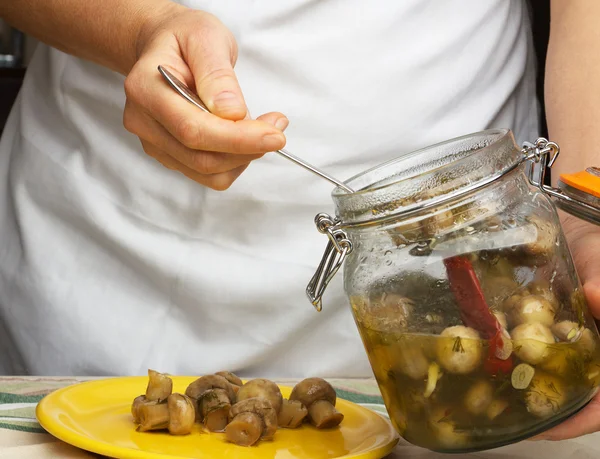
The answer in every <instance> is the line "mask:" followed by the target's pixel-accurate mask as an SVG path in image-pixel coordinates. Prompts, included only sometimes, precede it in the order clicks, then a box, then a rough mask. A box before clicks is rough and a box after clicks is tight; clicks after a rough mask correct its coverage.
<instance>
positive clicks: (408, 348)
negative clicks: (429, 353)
mask: <svg viewBox="0 0 600 459" xmlns="http://www.w3.org/2000/svg"><path fill="white" fill-rule="evenodd" d="M393 370H394V371H396V370H397V371H399V372H400V373H403V374H405V375H406V376H408V377H409V378H411V379H415V380H420V379H424V378H426V377H427V374H428V372H429V361H428V360H427V357H425V354H424V353H423V350H422V349H421V348H420V347H416V346H415V343H410V342H403V343H402V344H401V345H399V346H398V348H397V351H396V364H395V365H394V367H393Z"/></svg>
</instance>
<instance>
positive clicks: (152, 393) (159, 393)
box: [146, 370, 173, 402]
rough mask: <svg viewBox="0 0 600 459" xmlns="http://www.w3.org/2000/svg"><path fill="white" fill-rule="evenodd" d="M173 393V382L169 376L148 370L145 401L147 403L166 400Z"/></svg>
mask: <svg viewBox="0 0 600 459" xmlns="http://www.w3.org/2000/svg"><path fill="white" fill-rule="evenodd" d="M172 391H173V381H172V380H171V378H169V376H167V375H166V374H163V373H159V372H158V371H154V370H148V386H147V387H146V399H147V400H149V401H159V402H160V401H163V400H166V399H167V398H168V397H169V395H171V392H172Z"/></svg>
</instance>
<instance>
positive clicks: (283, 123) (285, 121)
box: [275, 117, 290, 131]
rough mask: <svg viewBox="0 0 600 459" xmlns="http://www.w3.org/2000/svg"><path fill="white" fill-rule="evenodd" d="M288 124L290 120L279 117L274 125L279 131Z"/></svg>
mask: <svg viewBox="0 0 600 459" xmlns="http://www.w3.org/2000/svg"><path fill="white" fill-rule="evenodd" d="M289 124H290V121H289V120H288V119H287V118H286V117H282V118H279V119H278V120H277V121H275V127H276V128H277V129H279V130H280V131H283V130H285V128H286V127H288V125H289Z"/></svg>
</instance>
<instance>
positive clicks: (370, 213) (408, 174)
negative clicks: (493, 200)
mask: <svg viewBox="0 0 600 459" xmlns="http://www.w3.org/2000/svg"><path fill="white" fill-rule="evenodd" d="M522 158H523V154H522V151H521V149H520V148H519V147H518V146H517V144H516V142H515V139H514V135H513V133H512V131H511V130H510V129H488V130H484V131H479V132H474V133H471V134H466V135H462V136H459V137H455V138H453V139H449V140H445V141H443V142H439V143H436V144H433V145H430V146H427V147H424V148H420V149H418V150H414V151H411V152H408V153H405V154H402V155H400V156H398V157H396V158H394V159H392V160H390V161H387V162H384V163H381V164H379V165H377V166H375V167H372V168H370V169H368V170H366V171H363V172H361V173H359V174H357V175H355V176H353V177H351V178H350V179H348V180H346V181H345V184H346V185H348V186H349V187H350V188H352V189H355V190H357V191H355V192H354V193H349V192H347V191H345V190H343V189H342V188H339V187H338V188H335V189H334V190H333V192H332V198H333V200H334V202H335V205H336V214H337V216H338V218H339V219H340V220H341V222H340V224H341V226H355V225H363V224H371V223H373V222H378V221H381V220H385V219H389V218H397V217H398V216H399V215H406V214H408V213H414V212H417V211H422V210H423V209H425V208H429V207H433V206H436V205H439V204H440V203H441V202H443V201H447V200H450V199H455V198H457V197H459V196H461V195H463V194H465V193H468V192H470V191H473V189H477V188H481V187H483V186H486V185H487V184H488V183H490V182H491V181H494V180H496V179H498V178H499V177H500V176H502V175H504V174H506V173H508V172H510V171H512V170H513V169H515V168H516V167H517V166H518V165H520V164H521V160H522ZM469 163H472V164H471V166H472V167H475V166H477V170H469V168H468V166H469ZM452 169H456V170H461V169H465V171H469V172H470V175H469V174H464V183H463V184H461V185H459V186H457V187H456V188H455V189H452V190H451V192H448V193H442V195H441V196H437V197H434V198H431V199H428V200H421V201H419V202H416V203H414V204H409V205H402V204H401V203H400V202H399V203H398V205H394V200H395V201H402V198H406V197H409V196H410V194H411V192H412V193H413V194H414V193H418V192H421V193H422V192H423V191H424V190H426V189H428V187H433V186H436V184H437V185H439V183H437V182H436V178H434V177H437V180H439V176H440V174H442V175H443V173H444V171H446V172H447V171H450V170H452ZM467 175H469V176H468V177H467ZM455 178H456V177H455ZM460 178H461V177H458V179H459V180H460ZM390 204H392V205H390Z"/></svg>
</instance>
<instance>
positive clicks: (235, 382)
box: [215, 371, 244, 394]
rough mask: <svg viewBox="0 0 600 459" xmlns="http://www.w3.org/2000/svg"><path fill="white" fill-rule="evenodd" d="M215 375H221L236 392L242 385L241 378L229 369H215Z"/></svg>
mask: <svg viewBox="0 0 600 459" xmlns="http://www.w3.org/2000/svg"><path fill="white" fill-rule="evenodd" d="M215 375H217V376H223V377H224V378H225V379H226V380H227V381H228V382H229V383H230V384H231V385H232V386H233V390H234V392H235V393H236V394H237V393H238V391H239V390H240V388H241V387H242V386H243V385H244V383H243V382H242V380H241V379H240V378H239V377H238V376H237V375H236V374H234V373H232V372H231V371H217V372H216V373H215Z"/></svg>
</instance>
